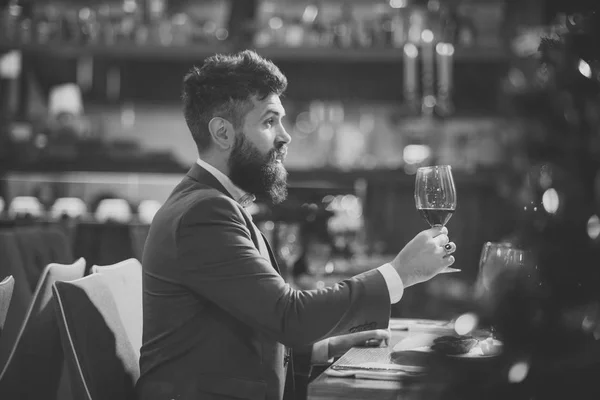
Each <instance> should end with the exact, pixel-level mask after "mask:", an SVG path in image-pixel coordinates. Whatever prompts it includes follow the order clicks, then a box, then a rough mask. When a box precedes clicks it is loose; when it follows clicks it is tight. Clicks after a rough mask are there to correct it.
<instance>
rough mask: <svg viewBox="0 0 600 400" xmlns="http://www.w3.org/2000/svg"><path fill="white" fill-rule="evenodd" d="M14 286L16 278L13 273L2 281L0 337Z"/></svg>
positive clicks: (0, 286)
mask: <svg viewBox="0 0 600 400" xmlns="http://www.w3.org/2000/svg"><path fill="white" fill-rule="evenodd" d="M14 287H15V278H13V276H12V275H9V276H7V277H6V278H4V279H3V280H2V282H0V337H1V336H2V330H4V321H6V315H7V314H8V307H9V306H10V299H11V298H12V294H13V289H14Z"/></svg>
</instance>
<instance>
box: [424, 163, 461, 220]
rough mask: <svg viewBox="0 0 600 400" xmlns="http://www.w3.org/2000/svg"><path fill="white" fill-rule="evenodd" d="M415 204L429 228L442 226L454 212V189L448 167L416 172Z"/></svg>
mask: <svg viewBox="0 0 600 400" xmlns="http://www.w3.org/2000/svg"><path fill="white" fill-rule="evenodd" d="M415 204H416V206H417V210H419V212H420V213H421V216H422V217H423V218H424V219H425V221H427V223H429V225H430V226H431V227H434V226H444V225H446V223H448V221H449V220H450V218H451V217H452V214H453V213H454V211H455V210H456V187H455V186H454V177H453V176H452V167H451V166H450V165H434V166H430V167H421V168H419V169H418V170H417V176H416V180H415Z"/></svg>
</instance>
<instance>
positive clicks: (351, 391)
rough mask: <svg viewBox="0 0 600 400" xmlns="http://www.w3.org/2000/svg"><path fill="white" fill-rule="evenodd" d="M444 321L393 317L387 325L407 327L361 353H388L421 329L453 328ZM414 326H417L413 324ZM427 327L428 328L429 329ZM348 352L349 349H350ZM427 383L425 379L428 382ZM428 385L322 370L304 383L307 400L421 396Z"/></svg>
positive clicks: (403, 398) (439, 329) (394, 330)
mask: <svg viewBox="0 0 600 400" xmlns="http://www.w3.org/2000/svg"><path fill="white" fill-rule="evenodd" d="M445 323H446V321H431V320H413V319H394V320H392V322H391V323H390V327H391V328H394V326H398V325H406V326H408V327H409V330H396V329H392V337H391V340H390V344H389V346H388V347H387V348H372V349H364V351H365V352H368V351H371V352H377V353H381V352H383V353H385V354H387V355H388V356H389V354H390V353H391V352H392V349H393V348H394V346H395V345H396V343H398V342H399V341H400V340H402V339H404V338H406V337H408V336H410V335H412V334H415V333H423V332H425V331H430V330H437V331H438V332H442V331H446V332H448V334H449V333H451V332H452V331H453V330H452V328H449V327H447V326H444V324H445ZM416 325H418V327H417V326H416ZM413 327H414V328H413ZM428 327H431V329H429V328H428ZM350 351H352V350H350ZM430 383H431V382H429V384H430ZM427 389H428V388H425V387H424V384H423V383H422V382H420V381H419V380H411V381H407V382H403V381H384V380H372V379H356V378H336V377H331V376H328V375H327V374H326V373H322V374H321V375H320V376H318V377H317V378H316V379H315V380H314V381H312V382H311V383H310V384H309V385H308V396H307V399H308V400H325V399H327V400H331V399H340V400H341V399H357V400H358V399H360V400H363V399H369V400H384V399H385V400H388V399H394V400H400V399H402V400H405V399H413V398H416V397H417V395H418V397H419V398H423V392H424V391H425V390H427Z"/></svg>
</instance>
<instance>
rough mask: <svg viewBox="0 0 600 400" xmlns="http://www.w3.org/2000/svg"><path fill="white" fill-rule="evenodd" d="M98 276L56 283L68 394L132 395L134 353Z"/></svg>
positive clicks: (98, 398) (113, 399)
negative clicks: (69, 390)
mask: <svg viewBox="0 0 600 400" xmlns="http://www.w3.org/2000/svg"><path fill="white" fill-rule="evenodd" d="M105 279H106V277H105V276H103V274H92V275H88V276H86V277H85V278H82V279H79V280H77V281H73V282H56V284H55V285H54V288H53V292H54V305H55V308H56V312H57V315H58V319H59V329H60V335H61V340H62V343H63V348H64V349H65V355H66V358H67V367H68V369H69V374H70V376H71V383H72V385H73V386H72V389H73V394H74V398H77V399H81V400H131V399H135V383H136V381H137V379H138V378H139V374H140V373H139V366H138V357H137V355H136V351H135V350H134V348H133V346H132V345H131V342H130V341H129V338H128V335H127V333H126V331H125V327H124V326H123V321H122V319H121V316H120V315H119V311H118V307H117V304H116V301H115V299H114V297H113V295H112V292H111V290H110V289H109V287H108V285H107V284H106V282H105Z"/></svg>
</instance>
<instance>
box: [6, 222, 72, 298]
mask: <svg viewBox="0 0 600 400" xmlns="http://www.w3.org/2000/svg"><path fill="white" fill-rule="evenodd" d="M14 233H15V237H16V238H17V243H18V245H19V249H20V251H21V257H22V259H23V265H24V268H25V273H26V274H27V281H28V282H29V285H30V287H31V288H32V290H34V289H35V287H36V285H37V284H38V281H39V279H40V275H41V273H42V271H43V270H44V268H45V267H46V266H47V265H48V264H50V263H59V264H70V263H72V262H73V255H72V253H73V252H72V250H71V245H70V244H69V239H68V238H67V236H66V235H65V234H64V233H63V232H61V231H60V230H59V229H58V228H53V227H43V226H21V227H17V228H15V229H14Z"/></svg>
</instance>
